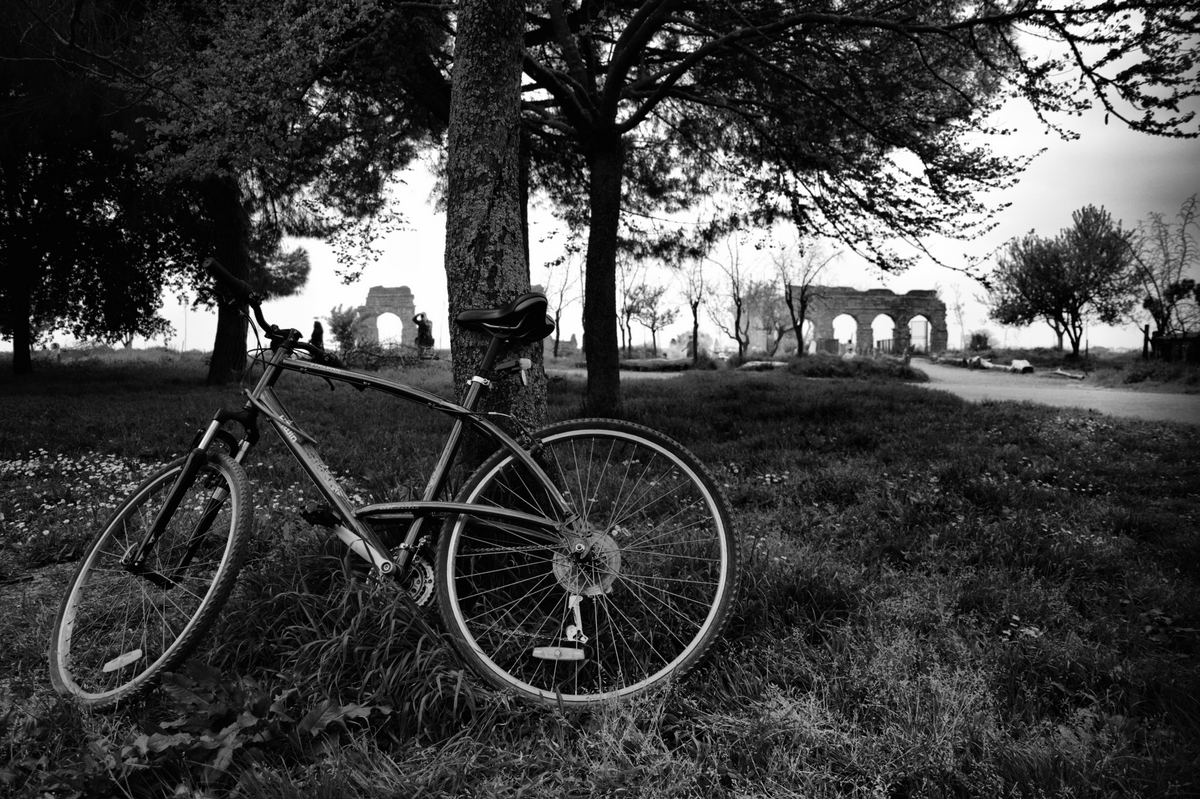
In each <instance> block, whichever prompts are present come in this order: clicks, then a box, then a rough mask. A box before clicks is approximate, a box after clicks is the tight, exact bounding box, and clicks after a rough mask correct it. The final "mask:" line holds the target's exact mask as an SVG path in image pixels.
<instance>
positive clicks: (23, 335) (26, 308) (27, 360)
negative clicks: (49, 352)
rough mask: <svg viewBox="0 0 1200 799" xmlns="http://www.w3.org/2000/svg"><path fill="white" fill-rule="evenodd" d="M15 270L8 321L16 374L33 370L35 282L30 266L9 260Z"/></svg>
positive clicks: (9, 293)
mask: <svg viewBox="0 0 1200 799" xmlns="http://www.w3.org/2000/svg"><path fill="white" fill-rule="evenodd" d="M8 268H9V269H11V270H13V278H12V281H11V282H10V283H9V285H8V291H7V292H6V293H7V294H8V322H9V324H10V325H11V326H12V342H13V363H12V372H13V374H14V375H25V374H29V373H30V372H32V371H33V329H32V326H31V324H30V317H31V316H32V315H33V301H32V296H31V295H32V294H33V283H32V281H31V280H29V279H28V274H29V270H30V267H29V266H28V265H20V264H18V263H14V262H12V261H10V262H9V266H8Z"/></svg>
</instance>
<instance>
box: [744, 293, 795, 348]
mask: <svg viewBox="0 0 1200 799" xmlns="http://www.w3.org/2000/svg"><path fill="white" fill-rule="evenodd" d="M744 300H745V305H746V315H747V317H748V319H749V320H750V321H748V326H747V333H749V332H750V328H751V327H753V328H757V329H758V330H761V331H762V333H763V351H764V352H765V353H766V355H767V357H769V358H773V357H775V353H776V352H777V351H778V350H779V345H780V344H781V343H783V339H784V338H785V337H786V336H787V334H788V333H790V332H792V319H791V316H790V315H789V313H788V308H787V303H786V302H785V301H784V295H783V292H782V291H780V289H779V283H778V282H777V281H775V280H751V281H750V282H749V283H748V284H747V285H746V290H745V294H744Z"/></svg>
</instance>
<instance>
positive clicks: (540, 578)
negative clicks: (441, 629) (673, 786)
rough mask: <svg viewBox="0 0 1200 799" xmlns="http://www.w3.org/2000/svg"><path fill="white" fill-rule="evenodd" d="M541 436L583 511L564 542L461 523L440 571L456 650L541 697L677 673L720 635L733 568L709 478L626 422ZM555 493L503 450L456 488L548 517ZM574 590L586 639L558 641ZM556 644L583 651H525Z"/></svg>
mask: <svg viewBox="0 0 1200 799" xmlns="http://www.w3.org/2000/svg"><path fill="white" fill-rule="evenodd" d="M540 437H541V439H542V449H541V450H540V453H539V455H538V458H539V462H540V463H541V464H542V465H543V468H544V469H545V472H546V474H547V475H548V476H549V477H550V479H551V480H552V482H553V483H554V484H555V485H554V489H553V490H557V491H558V492H559V493H560V494H562V495H563V496H564V497H566V498H567V499H568V501H569V502H570V503H571V505H573V506H574V508H575V511H576V513H577V514H578V516H579V521H578V522H577V526H576V527H575V528H573V529H572V530H570V534H569V536H568V538H569V541H570V546H569V547H568V546H567V542H565V541H564V543H563V545H561V546H557V547H556V546H553V545H546V546H544V547H541V548H537V549H532V548H527V547H522V546H520V544H521V543H523V542H521V539H520V537H519V531H517V530H507V531H495V530H488V528H486V527H484V528H482V530H479V531H476V530H474V529H473V527H472V526H471V525H470V524H468V523H467V521H465V520H464V519H459V520H458V521H457V522H456V523H455V524H454V525H453V527H452V528H451V529H450V530H449V531H448V534H447V535H444V536H443V539H442V541H441V544H440V549H439V556H438V568H439V571H440V572H441V578H442V579H441V581H440V584H439V591H440V600H441V601H440V602H439V607H440V608H441V611H442V614H443V617H444V619H445V621H446V624H447V628H448V629H450V630H451V633H452V636H453V637H454V638H455V640H456V643H458V642H459V641H460V640H461V645H460V647H459V649H460V651H461V652H462V653H463V654H464V656H465V657H466V658H467V660H468V662H470V663H471V664H472V665H473V666H474V667H475V668H476V669H477V670H478V671H479V672H480V673H481V674H482V675H483V676H485V677H486V678H488V679H489V681H491V682H492V683H494V684H495V685H497V686H501V687H506V688H515V689H516V690H517V691H518V693H519V694H521V695H523V696H525V697H526V698H529V699H533V700H541V701H547V702H557V701H563V702H567V703H570V704H582V703H586V702H589V701H595V700H596V699H597V698H601V697H605V696H616V695H626V694H630V693H634V692H637V691H640V690H644V689H645V688H647V687H649V686H650V685H653V684H656V683H657V682H659V681H661V680H664V679H667V678H668V677H671V676H674V675H677V674H681V673H684V672H686V671H687V669H688V668H690V667H691V666H692V665H694V663H695V662H696V660H698V659H699V657H700V656H701V655H702V654H703V653H704V651H705V650H706V649H707V648H708V646H709V645H710V644H711V642H712V641H713V640H714V639H715V638H716V636H717V635H719V633H720V629H721V627H722V626H723V625H724V621H725V618H726V616H727V615H728V610H729V607H730V605H731V604H732V601H733V597H734V596H735V595H736V590H734V589H735V588H736V582H737V580H738V577H739V568H738V562H737V558H738V549H739V548H738V546H737V542H736V540H735V539H734V538H733V534H732V530H731V529H730V526H729V521H728V519H729V514H728V510H727V508H726V506H725V504H724V499H723V498H722V497H721V496H720V492H719V490H718V489H717V488H716V486H715V483H714V481H712V479H711V478H710V477H708V476H707V474H706V473H705V472H704V469H703V467H702V466H700V465H699V463H698V462H697V461H696V460H695V458H694V457H693V456H691V455H690V454H688V453H687V452H686V451H685V450H683V449H682V448H681V447H679V446H678V445H677V444H675V443H674V442H671V441H669V440H668V439H665V438H662V437H661V436H659V435H657V434H655V433H653V432H651V431H648V430H646V429H645V428H641V427H638V426H635V425H630V424H627V423H623V422H612V421H600V420H585V421H581V422H568V423H564V424H563V425H559V426H556V427H554V428H550V429H548V430H547V431H543V432H542V433H541V434H540ZM551 492H552V489H550V488H549V487H543V486H542V485H540V483H539V482H538V481H537V479H535V477H534V475H533V473H532V472H530V471H529V470H528V469H526V468H525V467H524V466H523V465H522V464H521V462H520V461H519V460H516V459H514V458H512V457H511V456H505V455H499V456H495V457H493V458H492V459H491V460H489V461H488V462H487V463H485V464H484V465H483V466H482V467H480V469H479V470H478V471H477V472H476V474H475V475H473V476H472V478H471V480H470V481H468V484H467V487H466V488H465V489H464V492H463V494H462V495H461V497H462V501H466V502H470V503H477V504H481V505H496V506H500V507H508V508H513V509H519V510H527V512H531V513H548V512H550V511H551V510H552V506H551V505H550V503H549V502H548V501H547V500H548V498H549V496H550V495H551ZM514 541H515V542H517V543H515V544H513V545H511V546H510V545H509V544H510V543H511V542H514ZM568 549H570V551H568ZM572 596H581V597H582V600H581V603H580V606H579V613H580V615H579V616H578V622H579V623H581V625H582V630H581V633H582V635H583V636H586V638H587V640H586V642H583V641H582V639H581V640H578V641H576V642H574V643H571V642H566V641H564V640H563V639H564V638H566V636H567V631H568V627H569V626H570V625H574V624H576V623H577V622H576V617H575V616H574V612H573V611H571V610H570V606H569V603H568V599H570V597H572ZM491 599H494V600H495V601H489V600H491ZM560 645H561V646H564V647H569V648H570V649H571V651H579V650H582V652H583V657H582V659H578V658H561V659H559V658H554V657H546V659H542V656H539V657H533V656H532V655H533V653H532V649H533V648H535V647H546V646H560ZM480 653H482V654H480Z"/></svg>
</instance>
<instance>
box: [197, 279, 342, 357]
mask: <svg viewBox="0 0 1200 799" xmlns="http://www.w3.org/2000/svg"><path fill="white" fill-rule="evenodd" d="M204 269H205V271H207V272H208V273H209V274H210V275H212V277H213V280H214V281H216V283H217V288H218V291H220V290H221V289H224V292H223V293H224V294H228V295H229V296H231V297H232V298H233V300H234V302H236V303H237V304H238V305H249V306H250V308H251V309H252V310H253V311H254V319H255V321H256V322H258V326H259V327H261V328H262V329H263V332H264V333H266V335H267V337H268V338H269V339H271V341H272V342H274V341H277V340H278V341H282V340H284V339H285V338H286V336H284V335H282V334H281V331H280V330H279V328H278V327H277V326H275V325H272V324H269V323H268V322H267V320H266V319H264V318H263V312H262V299H263V298H262V295H261V294H259V293H257V292H256V291H255V290H254V288H253V287H252V286H251V285H250V284H249V283H247V282H246V281H244V280H242V279H241V278H237V277H234V276H233V275H231V274H230V273H229V270H228V269H226V268H225V267H223V266H221V264H220V262H219V261H217V259H216V258H206V259H205V261H204ZM291 347H292V349H296V350H300V351H301V352H307V353H308V354H309V355H311V356H312V357H313V359H314V360H316V362H317V363H322V364H325V365H326V366H336V367H338V368H342V362H341V361H339V360H338V359H337V358H336V357H334V356H333V355H330V354H329V353H328V352H326V351H325V350H323V349H321V348H319V347H315V346H313V345H312V344H308V343H305V342H303V341H298V340H293V342H292V344H291Z"/></svg>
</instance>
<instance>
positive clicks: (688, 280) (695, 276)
mask: <svg viewBox="0 0 1200 799" xmlns="http://www.w3.org/2000/svg"><path fill="white" fill-rule="evenodd" d="M681 274H682V276H683V277H682V284H683V285H682V288H681V292H682V294H683V299H684V302H686V303H687V305H688V308H690V309H691V311H692V345H691V346H692V365H693V366H698V365H699V364H700V305H701V303H703V302H704V295H705V289H704V259H703V258H695V259H693V260H691V261H689V262H688V266H687V267H686V268H685V269H684V270H683V271H682V273H681Z"/></svg>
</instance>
